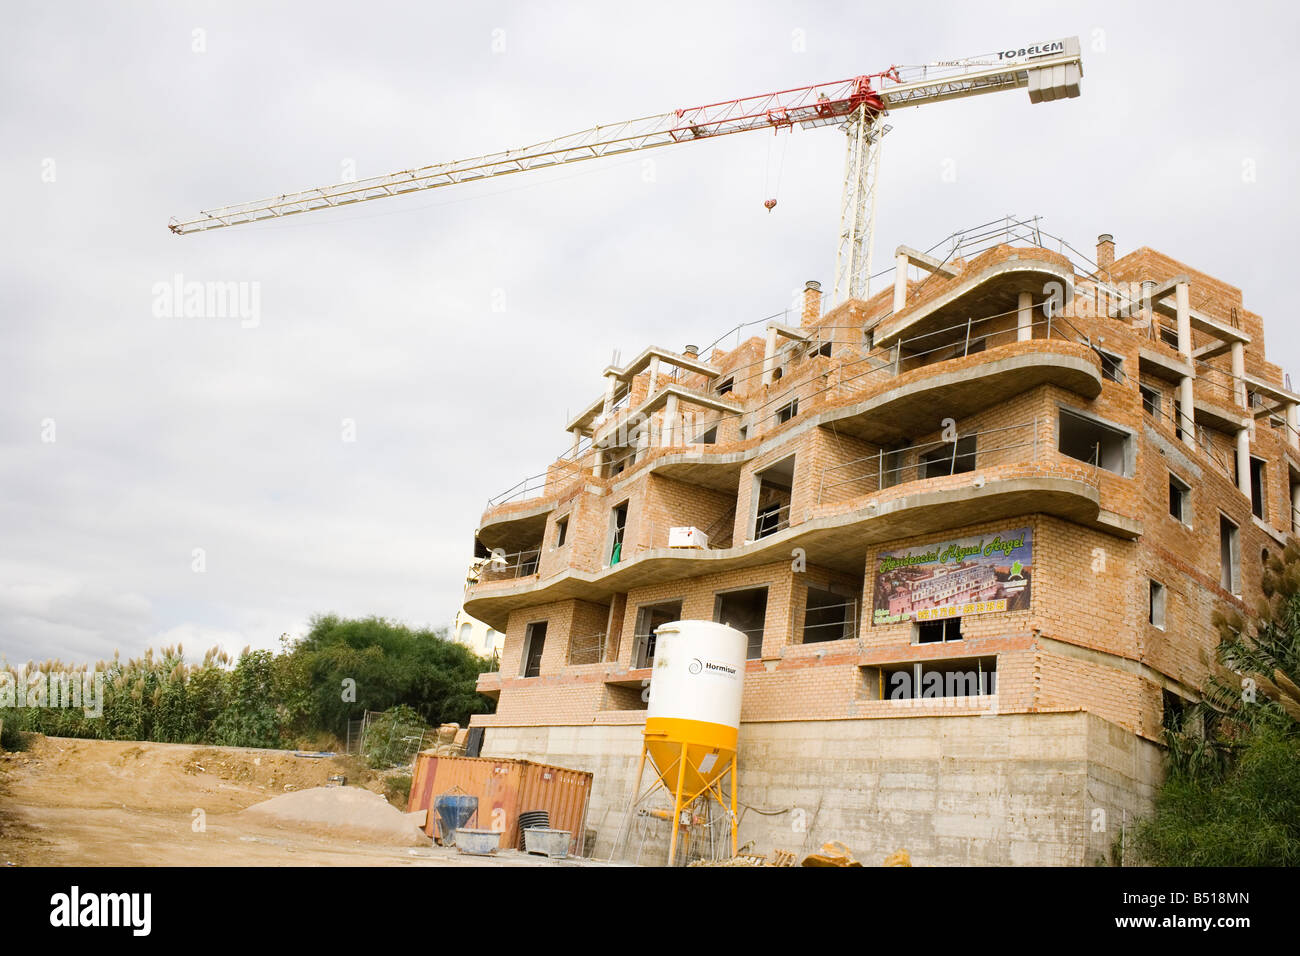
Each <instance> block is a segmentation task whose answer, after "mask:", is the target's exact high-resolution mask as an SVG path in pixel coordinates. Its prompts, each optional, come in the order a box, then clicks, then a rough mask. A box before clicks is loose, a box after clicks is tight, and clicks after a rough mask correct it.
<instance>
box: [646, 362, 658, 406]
mask: <svg viewBox="0 0 1300 956" xmlns="http://www.w3.org/2000/svg"><path fill="white" fill-rule="evenodd" d="M657 381H659V356H657V355H652V356H650V384H649V386H648V387H647V388H646V391H645V393H646V395H647V396H650V395H653V394H654V393H655V383H656V382H657Z"/></svg>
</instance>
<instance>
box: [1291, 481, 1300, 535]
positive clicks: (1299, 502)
mask: <svg viewBox="0 0 1300 956" xmlns="http://www.w3.org/2000/svg"><path fill="white" fill-rule="evenodd" d="M1291 533H1292V534H1300V485H1292V486H1291Z"/></svg>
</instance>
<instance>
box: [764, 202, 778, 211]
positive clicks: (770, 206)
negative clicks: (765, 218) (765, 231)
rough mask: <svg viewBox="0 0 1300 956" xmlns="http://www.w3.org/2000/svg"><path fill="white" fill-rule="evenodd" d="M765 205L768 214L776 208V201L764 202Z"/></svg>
mask: <svg viewBox="0 0 1300 956" xmlns="http://www.w3.org/2000/svg"><path fill="white" fill-rule="evenodd" d="M763 205H764V207H766V209H767V211H768V212H771V211H772V210H773V209H775V208H776V200H775V199H768V200H764V202H763Z"/></svg>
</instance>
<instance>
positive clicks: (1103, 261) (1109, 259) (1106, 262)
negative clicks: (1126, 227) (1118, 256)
mask: <svg viewBox="0 0 1300 956" xmlns="http://www.w3.org/2000/svg"><path fill="white" fill-rule="evenodd" d="M1114 264H1115V237H1114V236H1112V235H1111V234H1110V233H1108V232H1103V233H1102V234H1101V235H1100V236H1098V237H1097V268H1098V269H1100V270H1102V271H1103V272H1106V271H1109V269H1110V267H1111V266H1113V265H1114Z"/></svg>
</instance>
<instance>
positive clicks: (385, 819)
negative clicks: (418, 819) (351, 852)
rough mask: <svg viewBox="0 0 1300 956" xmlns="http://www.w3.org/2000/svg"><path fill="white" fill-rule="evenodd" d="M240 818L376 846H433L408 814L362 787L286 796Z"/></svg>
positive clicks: (265, 802)
mask: <svg viewBox="0 0 1300 956" xmlns="http://www.w3.org/2000/svg"><path fill="white" fill-rule="evenodd" d="M239 816H241V817H248V818H250V819H252V820H256V821H258V822H263V823H268V822H269V823H274V824H275V825H277V826H283V827H292V828H294V829H307V830H314V831H318V832H319V831H323V832H327V833H329V834H330V835H332V836H335V837H346V838H349V839H354V840H361V841H369V842H373V843H384V844H388V845H396V846H428V845H429V838H428V837H426V836H425V835H424V834H423V833H421V832H420V831H419V830H417V829H416V828H415V825H414V824H413V823H412V822H411V819H410V818H409V817H407V815H406V814H404V813H402V812H401V811H400V810H398V809H397V808H396V807H394V806H393V805H392V804H390V803H389V802H388V801H387V800H385V799H384V798H383V797H381V796H380V795H379V794H377V793H371V792H370V791H369V790H362V789H360V788H358V787H315V788H313V789H311V790H299V791H296V792H294V793H286V794H285V795H284V796H281V797H272V798H271V799H270V800H264V801H262V802H261V803H255V804H253V805H252V806H251V807H249V808H248V809H247V810H244V811H243V812H241V813H240V814H239Z"/></svg>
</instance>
